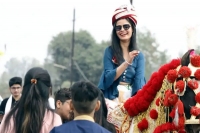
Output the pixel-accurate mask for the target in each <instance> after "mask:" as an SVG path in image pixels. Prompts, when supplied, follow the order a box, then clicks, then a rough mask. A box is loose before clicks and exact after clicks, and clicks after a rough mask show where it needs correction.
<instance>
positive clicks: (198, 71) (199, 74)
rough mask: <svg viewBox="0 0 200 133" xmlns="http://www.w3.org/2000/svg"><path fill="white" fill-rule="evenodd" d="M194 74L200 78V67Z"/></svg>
mask: <svg viewBox="0 0 200 133" xmlns="http://www.w3.org/2000/svg"><path fill="white" fill-rule="evenodd" d="M194 76H195V78H196V79H197V80H200V69H197V70H196V72H195V73H194Z"/></svg>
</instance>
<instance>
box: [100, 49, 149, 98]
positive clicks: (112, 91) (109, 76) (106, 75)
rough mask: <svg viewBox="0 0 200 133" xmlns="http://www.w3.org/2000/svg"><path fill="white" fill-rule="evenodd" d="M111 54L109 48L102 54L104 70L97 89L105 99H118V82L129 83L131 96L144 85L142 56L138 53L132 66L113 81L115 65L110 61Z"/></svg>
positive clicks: (143, 60)
mask: <svg viewBox="0 0 200 133" xmlns="http://www.w3.org/2000/svg"><path fill="white" fill-rule="evenodd" d="M112 58H113V52H112V49H111V47H107V48H106V49H105V52H104V57H103V65H104V68H103V69H104V70H103V73H102V75H101V78H100V81H99V84H98V88H99V89H101V90H102V91H103V93H104V96H105V98H108V99H111V100H112V99H115V98H117V97H118V90H117V86H118V85H119V82H120V81H122V82H126V83H129V84H130V85H131V87H132V95H134V94H135V93H136V92H137V91H138V90H139V89H141V88H142V87H143V86H144V85H145V83H146V80H145V76H144V75H145V59H144V55H143V54H142V53H141V52H140V53H139V54H138V55H137V56H136V57H135V58H134V60H133V63H132V65H130V66H128V67H127V69H126V70H125V71H124V72H123V74H122V75H121V76H120V77H119V78H118V79H116V80H115V81H114V78H115V76H116V69H117V67H118V66H119V65H116V64H115V63H113V61H112Z"/></svg>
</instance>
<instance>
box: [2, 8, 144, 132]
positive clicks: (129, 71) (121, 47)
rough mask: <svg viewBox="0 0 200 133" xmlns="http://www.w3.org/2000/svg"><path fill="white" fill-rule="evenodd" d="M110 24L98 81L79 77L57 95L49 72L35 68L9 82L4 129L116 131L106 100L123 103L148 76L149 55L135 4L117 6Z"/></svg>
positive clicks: (4, 109)
mask: <svg viewBox="0 0 200 133" xmlns="http://www.w3.org/2000/svg"><path fill="white" fill-rule="evenodd" d="M112 25H113V30H112V37H111V45H110V46H108V47H107V48H106V49H105V52H104V57H103V72H102V75H101V77H100V81H99V84H98V86H95V85H93V84H92V83H90V82H84V81H79V82H75V83H74V84H73V85H72V86H70V87H69V88H61V89H60V90H58V91H56V92H54V95H53V93H52V83H51V76H50V75H49V73H48V71H47V70H45V69H43V68H41V67H34V68H31V69H30V70H29V71H28V72H27V73H26V75H25V77H24V80H22V78H21V77H13V78H11V79H10V81H9V90H10V93H11V96H10V97H8V98H6V99H4V100H3V101H2V103H1V105H0V114H1V117H2V121H1V124H0V133H49V132H50V133H64V132H66V133H72V132H73V133H94V132H95V133H110V132H112V133H115V132H116V129H115V126H114V125H113V124H111V123H109V122H108V121H107V115H108V105H109V104H108V103H107V101H112V102H115V103H117V104H119V103H120V104H121V103H124V102H125V101H126V100H127V99H128V98H130V97H132V96H134V95H135V94H136V93H137V91H138V90H139V89H141V88H142V87H143V86H144V84H145V83H146V81H145V76H144V75H145V68H144V67H145V58H144V55H143V53H142V52H141V51H140V50H139V49H138V48H137V45H136V44H137V43H136V25H137V16H136V13H135V9H134V8H133V7H132V6H131V5H124V6H120V7H119V8H117V9H116V10H115V11H114V14H113V17H112ZM22 82H23V84H22Z"/></svg>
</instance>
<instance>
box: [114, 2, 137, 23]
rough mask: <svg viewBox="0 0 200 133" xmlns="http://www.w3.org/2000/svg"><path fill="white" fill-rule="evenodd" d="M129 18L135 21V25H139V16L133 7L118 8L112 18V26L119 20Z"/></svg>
mask: <svg viewBox="0 0 200 133" xmlns="http://www.w3.org/2000/svg"><path fill="white" fill-rule="evenodd" d="M124 18H129V19H131V20H132V21H133V23H134V24H135V25H137V15H136V12H135V8H134V7H133V6H131V5H123V6H120V7H119V8H117V9H116V10H115V12H114V14H113V17H112V25H114V23H115V22H116V20H118V19H124Z"/></svg>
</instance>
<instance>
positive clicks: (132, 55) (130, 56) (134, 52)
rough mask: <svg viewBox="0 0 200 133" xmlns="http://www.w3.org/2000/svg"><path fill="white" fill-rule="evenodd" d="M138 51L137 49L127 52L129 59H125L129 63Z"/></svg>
mask: <svg viewBox="0 0 200 133" xmlns="http://www.w3.org/2000/svg"><path fill="white" fill-rule="evenodd" d="M139 53H140V51H138V50H133V51H131V52H129V60H127V61H128V62H129V63H130V64H131V63H132V61H133V59H134V58H135V56H137V55H138V54H139Z"/></svg>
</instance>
